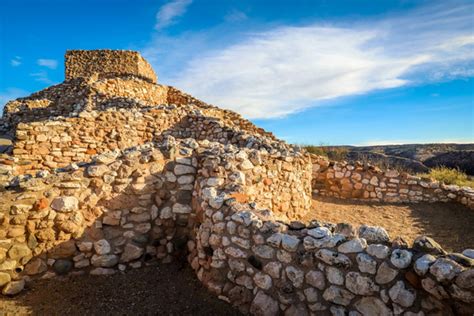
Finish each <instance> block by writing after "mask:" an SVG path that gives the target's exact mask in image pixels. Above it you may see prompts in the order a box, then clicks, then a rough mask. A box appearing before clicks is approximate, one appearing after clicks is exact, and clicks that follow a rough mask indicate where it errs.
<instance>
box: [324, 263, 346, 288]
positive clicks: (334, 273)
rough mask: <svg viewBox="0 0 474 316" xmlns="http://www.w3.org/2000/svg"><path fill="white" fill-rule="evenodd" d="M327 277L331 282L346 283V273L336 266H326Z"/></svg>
mask: <svg viewBox="0 0 474 316" xmlns="http://www.w3.org/2000/svg"><path fill="white" fill-rule="evenodd" d="M326 277H327V278H328V281H329V283H332V284H336V285H343V284H344V274H343V273H342V271H341V270H340V269H338V268H335V267H330V266H328V267H326Z"/></svg>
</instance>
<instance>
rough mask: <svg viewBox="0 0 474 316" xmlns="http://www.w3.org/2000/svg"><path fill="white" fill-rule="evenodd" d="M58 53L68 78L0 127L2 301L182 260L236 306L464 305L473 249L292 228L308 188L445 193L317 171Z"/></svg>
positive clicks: (386, 176) (435, 309)
mask: <svg viewBox="0 0 474 316" xmlns="http://www.w3.org/2000/svg"><path fill="white" fill-rule="evenodd" d="M68 54H69V55H68V56H69V58H67V62H66V74H67V75H66V77H67V79H68V80H66V81H65V82H64V83H62V84H60V85H57V86H54V87H51V88H48V89H45V90H43V91H40V92H38V93H35V94H33V95H32V96H30V97H28V98H22V99H18V100H15V101H12V102H10V103H8V105H7V107H6V109H5V113H4V117H3V120H2V126H3V127H4V128H6V129H8V132H9V133H10V134H11V135H14V136H15V138H14V141H13V145H12V148H11V149H10V151H8V152H7V153H5V154H2V155H1V156H0V184H1V185H0V189H1V191H0V201H1V203H0V289H1V291H2V293H3V294H4V295H14V294H17V293H19V292H20V291H21V290H22V289H23V288H24V287H27V286H28V283H29V282H33V281H34V280H35V279H38V278H50V277H54V276H57V275H75V274H86V273H88V274H92V275H109V274H115V273H126V272H127V270H129V269H136V268H140V267H142V266H144V265H153V264H158V263H171V262H175V263H179V264H181V263H180V262H183V261H187V262H189V264H190V265H191V267H192V268H193V269H194V270H195V271H196V274H197V277H198V278H199V280H201V282H202V283H203V284H204V285H205V286H206V287H207V288H208V289H209V290H210V291H211V292H213V293H215V294H216V295H217V296H218V297H219V298H220V299H222V300H225V301H227V302H229V303H231V304H233V305H235V306H237V307H238V308H239V309H240V310H241V311H242V312H243V313H251V314H255V315H278V314H284V315H330V314H331V315H353V316H355V315H395V314H397V315H398V314H403V315H450V314H456V313H458V314H463V313H464V314H469V313H472V312H474V310H473V305H474V278H473V276H474V274H473V271H474V270H473V268H472V267H473V265H474V253H473V250H469V249H467V250H466V251H464V252H463V254H459V253H447V252H446V251H444V250H443V249H442V248H441V247H440V246H439V245H438V244H437V243H436V242H435V241H434V240H432V239H430V238H428V237H424V236H420V237H419V238H418V239H417V240H416V241H415V242H414V244H413V245H411V247H409V246H408V245H406V244H404V243H403V242H402V241H400V240H393V241H391V240H390V237H389V235H388V234H387V232H386V231H385V230H384V229H383V228H381V227H371V226H361V227H359V228H357V229H356V228H355V227H352V226H350V225H348V224H344V223H339V224H337V225H336V224H330V223H321V222H318V221H317V220H314V221H311V222H310V223H303V222H300V221H298V219H300V218H301V217H303V216H304V215H305V214H306V213H307V212H308V211H310V209H311V195H312V191H313V190H317V192H318V193H320V194H327V195H334V196H341V197H352V198H357V197H364V198H370V199H375V198H377V199H381V200H383V199H385V200H387V199H388V198H395V196H394V195H392V193H397V194H398V195H397V198H398V199H400V200H401V201H402V200H403V201H404V199H405V198H407V199H409V200H410V201H418V200H422V199H425V198H426V199H428V198H430V199H432V200H434V196H435V195H436V194H439V200H444V199H448V200H449V199H454V198H451V197H449V196H447V197H445V195H443V194H445V193H444V192H445V191H443V190H445V188H444V187H443V186H442V185H441V186H439V188H438V187H437V188H434V187H432V186H434V184H430V183H429V184H428V187H429V189H430V190H433V191H432V192H431V191H430V192H431V193H427V191H424V190H421V194H419V193H415V194H411V193H410V192H412V191H416V192H418V190H417V189H416V186H421V187H423V188H424V186H423V185H424V184H422V182H421V180H420V181H419V180H416V183H415V182H413V183H405V182H403V181H405V180H403V179H404V178H403V176H400V175H396V174H394V172H393V171H386V172H382V171H373V170H370V171H367V170H365V169H361V167H360V166H355V167H353V166H350V165H342V166H340V165H331V164H329V163H326V162H323V161H321V160H319V158H315V157H312V156H310V155H309V154H307V153H305V152H303V151H301V150H299V149H298V148H295V147H293V146H290V145H288V144H286V143H284V142H283V141H280V140H278V139H277V138H275V137H274V136H273V135H271V134H270V133H268V132H265V131H264V130H262V129H260V128H258V127H256V126H254V125H253V124H252V123H250V122H249V121H246V120H244V119H243V118H241V117H240V116H239V115H238V114H236V113H233V112H231V111H227V110H220V109H219V108H216V107H214V106H211V105H208V104H205V103H203V102H202V101H199V100H197V99H195V98H193V97H191V96H189V95H186V94H184V93H182V92H181V91H179V90H177V89H175V88H173V87H167V86H162V85H158V84H156V79H153V78H156V76H155V75H154V73H152V72H150V69H151V68H148V67H147V66H146V65H144V64H143V62H144V60H142V59H141V57H140V56H139V55H138V57H137V55H135V54H132V53H131V52H123V56H122V53H121V52H119V51H96V52H87V51H78V52H75V53H72V52H70V53H68ZM104 60H105V61H104ZM98 61H100V62H101V63H102V62H103V64H102V65H97V64H96V63H97V62H98ZM76 63H77V64H76ZM121 63H130V65H121ZM134 63H136V64H134ZM151 71H152V70H151ZM402 178H403V179H402ZM336 179H337V180H336ZM397 181H398V182H397ZM410 181H415V180H413V179H412V178H410ZM375 182H377V183H375ZM382 183H383V184H382ZM321 184H324V185H321ZM406 185H408V186H409V187H408V188H407V189H408V191H406V192H405V191H402V190H405V189H406V188H405V186H406ZM356 190H360V192H359V191H357V192H359V193H357V194H356V193H354V192H355V191H356ZM439 190H441V191H439ZM358 194H361V195H360V196H358ZM380 194H381V195H380ZM429 194H431V195H429ZM411 197H415V198H411ZM454 200H459V201H460V202H462V203H464V202H463V200H462V199H461V200H460V199H458V198H456V199H454ZM469 201H471V200H470V199H469V200H468V203H467V204H469V203H470V202H469ZM464 204H466V203H464Z"/></svg>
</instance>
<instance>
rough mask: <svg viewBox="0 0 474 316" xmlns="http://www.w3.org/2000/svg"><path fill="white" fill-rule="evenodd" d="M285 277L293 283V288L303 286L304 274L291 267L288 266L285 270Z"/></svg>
mask: <svg viewBox="0 0 474 316" xmlns="http://www.w3.org/2000/svg"><path fill="white" fill-rule="evenodd" d="M285 272H286V276H287V277H288V279H290V281H291V282H292V283H293V286H294V287H296V288H300V287H301V286H302V285H303V278H304V272H303V271H302V270H300V269H298V268H295V267H293V266H288V267H286V269H285Z"/></svg>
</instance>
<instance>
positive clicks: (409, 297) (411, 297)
mask: <svg viewBox="0 0 474 316" xmlns="http://www.w3.org/2000/svg"><path fill="white" fill-rule="evenodd" d="M388 295H389V296H390V298H391V299H392V301H393V302H395V303H397V304H400V305H401V306H403V307H411V306H412V305H413V302H414V301H415V298H416V293H415V291H413V290H410V289H407V288H406V287H405V283H403V281H398V282H397V283H395V285H394V286H392V287H391V288H390V290H389V291H388Z"/></svg>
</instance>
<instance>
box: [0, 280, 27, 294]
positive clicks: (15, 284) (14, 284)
mask: <svg viewBox="0 0 474 316" xmlns="http://www.w3.org/2000/svg"><path fill="white" fill-rule="evenodd" d="M24 287H25V280H23V279H21V280H19V281H11V282H10V283H8V284H7V285H6V286H5V287H4V288H3V290H2V294H3V295H16V294H18V293H20V292H21V291H22V290H23V288H24Z"/></svg>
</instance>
